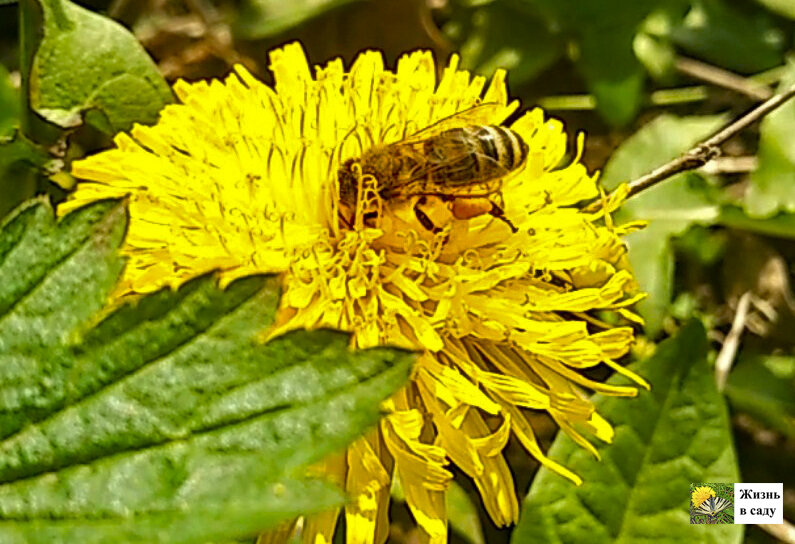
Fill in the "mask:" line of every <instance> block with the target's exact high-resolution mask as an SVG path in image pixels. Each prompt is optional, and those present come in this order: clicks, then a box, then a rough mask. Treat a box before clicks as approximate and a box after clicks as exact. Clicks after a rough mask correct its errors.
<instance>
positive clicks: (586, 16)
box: [513, 0, 664, 125]
mask: <svg viewBox="0 0 795 544" xmlns="http://www.w3.org/2000/svg"><path fill="white" fill-rule="evenodd" d="M513 1H515V2H518V3H523V4H530V5H533V6H535V7H537V8H538V9H540V10H541V11H542V12H543V13H544V14H546V16H547V18H548V19H549V21H550V25H552V27H553V28H557V29H561V30H562V31H564V32H565V33H566V34H567V35H569V36H570V37H571V38H573V40H574V41H575V42H576V43H577V44H578V45H579V55H578V58H577V59H576V60H577V65H578V67H579V69H580V72H581V73H582V74H583V76H584V77H585V81H586V83H587V85H588V88H589V90H590V92H591V93H593V95H594V97H595V98H596V106H597V108H598V110H599V112H600V113H601V114H602V115H603V116H604V117H605V119H606V120H607V121H609V122H610V123H612V124H615V125H623V124H626V123H628V122H629V121H631V120H632V119H633V118H634V116H635V114H636V113H637V112H638V109H639V108H640V106H641V104H642V101H643V80H644V72H643V66H642V65H641V64H640V62H639V61H638V59H637V58H636V57H635V54H634V51H633V40H634V37H635V34H636V33H637V32H638V28H639V27H640V24H641V23H642V22H643V20H644V19H645V18H646V17H647V16H648V15H649V14H650V13H651V12H652V11H653V10H654V9H655V8H656V7H657V6H659V5H660V4H662V3H663V2H664V0H636V1H634V2H625V1H623V0H513Z"/></svg>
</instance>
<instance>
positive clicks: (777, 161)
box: [745, 63, 795, 217]
mask: <svg viewBox="0 0 795 544" xmlns="http://www.w3.org/2000/svg"><path fill="white" fill-rule="evenodd" d="M792 85H795V63H790V64H789V65H788V67H787V71H786V73H785V74H784V77H783V79H782V81H781V89H782V90H783V89H787V88H789V87H790V86H792ZM793 127H795V100H790V101H789V102H788V103H786V104H784V105H783V106H781V107H780V108H778V109H777V110H776V111H774V112H772V113H771V114H770V115H768V116H767V117H765V118H764V120H763V121H762V124H761V126H760V128H759V131H760V137H759V153H758V155H759V168H757V169H756V171H754V172H753V173H752V174H751V183H750V185H749V187H748V192H747V193H746V195H745V209H746V211H748V213H749V214H750V215H752V216H756V217H760V216H762V217H768V216H771V215H775V214H776V212H779V211H787V212H795V139H793V138H792V130H793Z"/></svg>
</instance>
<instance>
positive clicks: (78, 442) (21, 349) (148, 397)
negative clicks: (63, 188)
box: [0, 202, 411, 544]
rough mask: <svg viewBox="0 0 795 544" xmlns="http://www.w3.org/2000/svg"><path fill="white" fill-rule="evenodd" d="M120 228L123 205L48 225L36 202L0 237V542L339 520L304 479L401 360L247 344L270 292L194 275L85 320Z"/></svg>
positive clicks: (272, 285) (323, 346) (403, 367)
mask: <svg viewBox="0 0 795 544" xmlns="http://www.w3.org/2000/svg"><path fill="white" fill-rule="evenodd" d="M124 230H125V210H124V207H123V205H121V204H120V203H118V202H101V203H98V204H94V205H91V206H88V207H86V208H83V209H81V210H78V211H76V212H74V213H72V214H70V215H67V216H66V217H65V218H63V219H62V220H61V221H60V222H58V223H57V224H56V223H55V221H54V220H53V218H52V212H51V210H50V209H49V207H48V206H47V205H46V204H45V203H43V202H34V203H31V204H28V205H26V206H24V207H23V208H22V209H21V210H19V211H18V212H17V213H16V214H15V215H14V216H13V217H12V218H11V219H9V221H8V222H7V223H6V224H5V225H4V226H3V228H2V230H1V231H0V275H1V276H2V277H3V278H4V282H3V283H2V284H0V415H1V417H0V542H20V543H23V542H24V543H31V544H36V543H42V544H43V543H45V542H46V543H50V544H52V543H64V544H66V543H74V542H80V543H89V544H90V543H97V544H99V543H104V542H110V541H113V542H120V543H124V542H149V543H159V542H162V543H169V544H170V543H188V542H197V543H198V542H208V541H218V540H223V539H234V538H242V537H245V536H249V535H254V534H256V533H257V532H258V531H260V530H262V529H266V528H269V527H273V526H275V525H277V524H278V523H280V522H283V521H284V520H287V519H292V518H294V517H296V516H298V515H300V514H302V513H309V512H315V511H319V510H324V509H327V508H329V507H332V506H335V505H339V504H340V503H341V501H342V500H343V496H342V494H341V492H339V491H338V490H336V489H335V488H333V487H332V486H330V485H329V484H326V483H324V482H322V481H318V480H310V479H306V478H305V477H304V475H305V467H306V466H307V465H308V464H311V463H313V462H316V461H318V460H319V459H320V458H322V457H323V456H324V455H326V454H329V453H331V452H334V451H339V450H341V449H342V448H344V447H345V446H346V445H347V444H348V443H349V442H351V441H352V440H354V439H355V438H357V437H358V436H360V435H361V434H362V433H363V432H364V430H365V429H367V428H368V427H370V426H372V425H374V424H375V422H376V421H377V418H378V416H379V410H378V405H379V403H380V402H381V401H382V400H384V399H385V398H387V397H388V396H389V395H391V394H392V393H393V392H394V391H395V390H396V389H397V388H398V387H400V386H401V385H402V384H403V383H404V382H405V380H406V379H407V377H408V371H409V366H410V362H411V357H410V356H409V354H407V353H406V352H403V351H399V350H391V349H372V350H366V351H359V352H353V351H351V350H349V349H348V341H349V338H348V336H347V335H345V334H342V333H337V332H332V331H315V332H305V331H301V332H294V333H291V334H288V335H285V336H282V337H279V338H276V339H274V340H271V341H269V342H267V343H265V344H263V343H261V342H259V341H257V340H256V337H257V335H258V334H260V332H261V331H263V330H264V329H267V327H268V326H269V324H271V323H272V321H273V319H274V316H275V312H276V306H277V303H278V296H279V291H278V284H279V281H278V278H276V277H264V276H259V277H250V278H246V279H242V280H239V281H236V282H234V283H232V284H231V285H229V286H228V287H227V288H226V289H225V290H222V289H220V288H219V287H218V285H217V282H216V280H215V278H214V277H213V276H209V275H208V276H203V277H200V278H196V279H194V280H192V281H190V282H188V283H187V284H186V285H184V286H182V287H181V288H180V289H179V290H177V291H171V290H163V291H159V292H157V293H154V294H152V295H149V296H146V297H143V298H142V299H140V300H138V301H137V302H135V303H128V304H125V305H123V306H120V307H118V308H116V309H115V310H113V311H112V312H110V313H107V314H105V316H104V318H101V319H100V318H97V317H92V316H93V315H94V314H95V312H96V311H97V310H98V309H99V308H101V307H102V305H103V304H104V303H105V301H106V300H107V296H108V293H109V291H110V290H111V289H112V287H113V286H114V284H115V281H116V279H117V277H118V275H119V273H120V271H121V267H122V259H121V257H119V255H118V248H119V244H120V243H121V241H122V238H123V235H124ZM6 278H8V280H9V281H6V280H5V279H6Z"/></svg>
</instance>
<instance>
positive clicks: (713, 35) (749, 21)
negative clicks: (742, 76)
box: [671, 0, 785, 73]
mask: <svg viewBox="0 0 795 544" xmlns="http://www.w3.org/2000/svg"><path fill="white" fill-rule="evenodd" d="M737 4H739V3H737V2H731V1H724V0H696V1H695V2H693V7H692V9H691V10H690V12H689V13H688V14H687V16H686V17H685V18H684V19H683V20H682V21H681V23H680V24H678V25H676V26H674V28H672V29H671V38H672V39H673V40H674V42H675V43H676V44H677V45H679V46H680V47H682V48H683V49H685V50H686V51H687V52H688V53H689V54H691V55H693V56H696V57H698V58H701V59H703V60H706V61H708V62H712V63H714V64H717V65H718V66H720V67H721V68H725V69H727V70H733V71H735V70H736V71H739V72H742V73H753V72H761V71H762V70H766V69H768V68H772V67H773V66H777V65H779V64H781V62H782V61H783V51H784V46H785V38H784V36H785V34H784V32H783V31H782V30H781V29H778V28H776V25H775V23H774V21H773V18H772V17H770V16H769V14H767V13H764V12H763V11H762V10H759V9H755V10H754V9H748V8H746V7H742V6H739V5H737Z"/></svg>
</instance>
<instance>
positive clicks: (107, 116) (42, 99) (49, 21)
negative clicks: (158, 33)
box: [20, 0, 172, 133]
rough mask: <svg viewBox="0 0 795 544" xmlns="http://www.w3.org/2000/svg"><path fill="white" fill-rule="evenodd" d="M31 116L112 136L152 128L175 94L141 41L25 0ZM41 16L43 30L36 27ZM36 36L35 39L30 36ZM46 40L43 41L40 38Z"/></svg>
mask: <svg viewBox="0 0 795 544" xmlns="http://www.w3.org/2000/svg"><path fill="white" fill-rule="evenodd" d="M20 9H21V10H22V14H23V18H25V22H26V24H24V25H23V32H24V33H25V34H24V36H23V43H24V44H25V47H24V49H25V51H26V53H25V54H26V55H28V56H31V58H30V59H29V61H26V62H30V65H26V66H25V67H24V69H25V72H26V74H27V78H26V82H27V87H26V91H27V93H28V97H27V98H28V103H29V106H30V108H31V109H32V110H33V111H35V112H36V113H38V114H39V115H41V116H42V117H43V118H44V119H46V120H47V121H49V122H50V123H53V124H55V125H57V126H58V127H61V128H70V127H75V126H78V125H80V124H81V123H82V122H83V119H84V115H88V118H89V120H90V121H91V122H92V124H93V125H95V126H96V127H97V128H99V129H101V130H103V131H105V132H108V133H113V132H117V131H120V130H127V129H129V128H130V127H131V126H132V124H133V123H134V122H139V123H152V122H154V121H156V120H157V114H158V112H159V111H160V110H161V109H162V107H163V106H164V105H165V104H168V103H169V102H171V100H172V96H171V90H170V89H169V87H168V85H167V84H166V82H165V80H164V79H163V77H162V76H161V75H160V73H159V72H158V70H157V67H156V66H155V64H154V62H152V59H151V58H149V55H148V54H147V53H146V51H145V50H144V49H143V47H141V45H140V44H139V43H138V42H137V41H136V39H135V37H134V36H133V35H132V34H131V33H130V32H129V31H128V30H127V29H125V28H124V27H122V26H121V25H120V24H118V23H116V22H115V21H113V20H111V19H108V18H106V17H103V16H101V15H99V14H96V13H92V12H91V11H89V10H87V9H85V8H82V7H80V6H78V5H76V4H73V3H72V2H70V1H69V0H22V1H21V2H20ZM39 11H40V13H41V21H42V23H41V28H36V26H35V25H33V24H32V22H31V21H32V20H33V19H35V18H36V15H37V13H38V12H39ZM34 32H36V34H35V35H31V34H33V33H34ZM39 34H40V37H39Z"/></svg>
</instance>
